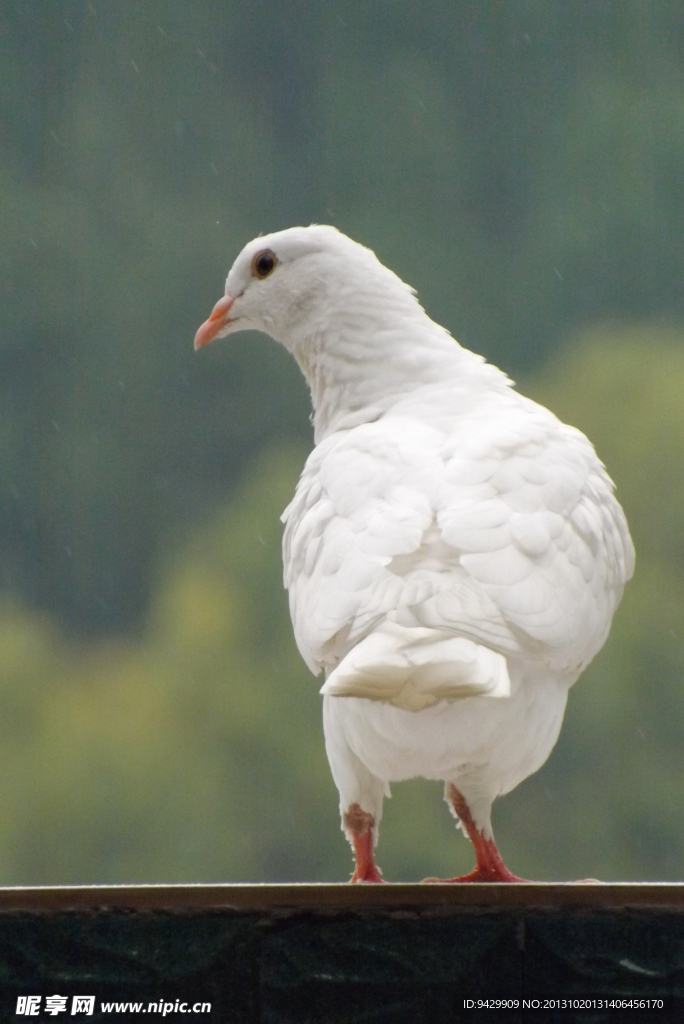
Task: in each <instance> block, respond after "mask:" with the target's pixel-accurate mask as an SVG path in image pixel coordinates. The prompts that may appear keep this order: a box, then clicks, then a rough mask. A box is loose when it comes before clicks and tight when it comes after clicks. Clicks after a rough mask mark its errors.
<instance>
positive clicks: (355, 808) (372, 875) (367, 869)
mask: <svg viewBox="0 0 684 1024" xmlns="http://www.w3.org/2000/svg"><path fill="white" fill-rule="evenodd" d="M344 823H345V825H346V827H347V828H348V829H349V830H350V831H351V833H352V845H353V847H354V859H355V861H356V865H355V869H354V874H353V875H352V877H351V878H350V880H349V881H350V882H361V883H363V882H382V881H383V878H382V877H381V875H380V869H379V868H378V866H377V864H376V863H375V856H374V854H373V826H374V825H375V819H374V817H373V815H372V814H368V813H367V812H366V811H362V810H361V808H360V807H359V805H358V804H352V805H351V807H350V808H349V810H348V811H347V812H346V814H345V815H344Z"/></svg>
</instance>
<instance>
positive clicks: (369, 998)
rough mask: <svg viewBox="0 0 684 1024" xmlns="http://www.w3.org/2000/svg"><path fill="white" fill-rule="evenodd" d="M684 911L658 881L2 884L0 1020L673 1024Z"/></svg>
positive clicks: (681, 899)
mask: <svg viewBox="0 0 684 1024" xmlns="http://www.w3.org/2000/svg"><path fill="white" fill-rule="evenodd" d="M682 911H684V884H683V883H674V884H673V883H661V882H648V883H608V884H601V883H524V884H513V885H471V884H467V885H458V884H453V885H448V884H425V883H424V884H419V885H402V884H391V883H390V884H385V885H349V884H335V885H112V886H64V887H60V886H57V887H49V888H16V889H10V888H5V889H0V1021H13V1020H18V1019H20V1017H19V1016H17V1014H18V1013H19V1014H20V1013H21V1012H23V1011H21V1006H22V1005H23V1004H24V1003H25V1002H26V1000H27V998H28V997H29V996H31V997H32V998H33V999H39V1000H40V1005H41V1017H40V1019H41V1020H44V1019H47V1017H45V1016H43V1015H42V1011H43V1010H46V1009H47V1005H48V1004H47V999H48V998H49V997H51V998H52V999H55V998H62V999H66V1000H67V1002H68V1006H69V1009H71V1008H72V1006H73V1001H74V999H75V998H76V997H77V996H78V997H82V996H89V997H90V998H92V999H93V1000H94V1012H93V1014H92V1016H91V1017H90V1018H89V1019H92V1020H102V1021H106V1020H112V1019H114V1017H113V1016H112V1014H113V1013H114V1012H116V1013H118V1014H119V1017H117V1018H116V1019H122V1020H136V1021H138V1020H142V1021H149V1020H154V1019H156V1017H158V1016H160V1015H163V1016H165V1017H166V1016H167V1015H169V1016H168V1019H173V1020H176V1019H179V1018H178V1017H177V1016H176V1008H177V1007H186V1011H183V1010H182V1009H179V1010H178V1012H190V1010H187V1007H190V1008H192V1007H195V1008H196V1007H200V1008H201V1015H200V1016H199V1017H194V1016H193V1017H192V1018H190V1019H199V1020H202V1021H206V1022H216V1024H321V1022H323V1021H325V1024H368V1022H369V1021H373V1022H374V1024H419V1022H422V1024H424V1022H429V1024H458V1022H459V1021H467V1022H468V1024H478V1022H479V1021H483V1022H486V1024H496V1022H498V1021H505V1022H506V1024H509V1022H510V1024H530V1022H531V1021H534V1022H535V1024H547V1022H548V1024H550V1022H551V1021H552V1020H553V1021H559V1020H561V1019H562V1020H563V1021H566V1020H567V1022H568V1024H573V1022H574V1021H578V1022H579V1021H587V1020H589V1016H588V1015H587V1014H590V1016H591V1020H592V1021H593V1022H596V1024H604V1022H605V1024H611V1022H613V1021H618V1020H620V1021H621V1020H634V1021H637V1020H638V1021H639V1024H642V1022H643V1024H646V1022H648V1024H650V1022H651V1021H652V1022H653V1024H665V1022H669V1021H672V1022H675V1021H677V1022H680V1021H684V913H683V912H682ZM22 1001H23V1002H22ZM133 1003H135V1004H136V1005H135V1008H133ZM114 1004H116V1005H117V1006H118V1009H117V1010H116V1011H114V1010H112V1006H113V1005H114ZM65 1005H66V1004H65ZM126 1007H128V1011H126V1009H125V1008H126ZM493 1007H494V1008H493ZM496 1007H499V1009H497V1008H496ZM635 1008H636V1010H637V1012H634V1010H635ZM561 1011H562V1014H563V1015H562V1017H559V1016H558V1015H557V1014H558V1013H560V1012H561ZM192 1012H193V1013H199V1012H200V1011H199V1010H197V1009H194V1010H192ZM143 1014H144V1016H143ZM155 1015H156V1016H155ZM67 1016H68V1019H69V1020H71V1019H72V1016H71V1015H69V1014H68V1011H66V1010H65V1016H64V1020H65V1021H66V1019H67ZM21 1019H24V1018H23V1017H21ZM78 1019H79V1020H80V1019H82V1018H81V1016H79V1017H78ZM83 1019H85V1017H83ZM181 1019H188V1018H186V1017H183V1018H181Z"/></svg>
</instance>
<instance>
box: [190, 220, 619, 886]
mask: <svg viewBox="0 0 684 1024" xmlns="http://www.w3.org/2000/svg"><path fill="white" fill-rule="evenodd" d="M246 329H255V330H260V331H265V332H266V333H267V334H270V335H271V336H272V337H273V338H275V339H276V340H277V341H279V342H281V343H282V344H283V345H284V346H285V348H287V349H288V351H290V352H291V353H292V355H293V356H294V357H295V359H296V360H297V362H298V363H299V365H300V367H301V369H302V371H303V372H304V375H305V377H306V379H307V381H308V383H309V387H310V388H311V397H312V402H313V410H314V412H313V423H314V428H315V448H314V450H313V451H312V453H311V455H310V456H309V458H308V459H307V462H306V465H305V467H304V471H303V473H302V476H301V478H300V480H299V483H298V485H297V490H296V493H295V496H294V499H293V501H292V502H291V504H290V505H289V506H288V508H287V509H286V510H285V512H284V513H283V521H284V522H285V534H284V538H283V559H284V567H285V586H286V587H287V589H288V591H289V597H290V611H291V615H292V623H293V626H294V632H295V637H296V640H297V644H298V646H299V650H300V651H301V654H302V657H303V658H304V660H305V661H306V663H307V665H308V666H309V668H310V669H311V670H312V672H314V673H315V674H318V673H320V672H321V671H324V672H325V684H324V686H323V687H322V689H321V693H323V695H324V696H323V720H324V728H325V742H326V749H327V754H328V759H329V761H330V767H331V770H332V774H333V778H334V780H335V783H336V785H337V788H338V790H339V793H340V813H341V816H342V827H343V830H344V832H345V833H346V835H347V837H348V839H349V841H350V842H351V844H352V847H353V849H354V854H355V861H356V870H355V872H354V875H353V877H352V881H354V882H379V881H382V879H381V877H380V873H379V870H378V868H377V866H376V863H375V859H374V847H375V844H376V842H377V833H378V825H379V822H380V818H381V815H382V803H383V797H384V796H389V783H390V782H395V781H400V780H402V779H410V778H414V777H416V776H423V777H425V778H428V779H440V780H443V781H444V783H445V795H446V800H447V802H448V803H449V805H450V807H451V810H452V812H453V813H454V815H455V816H456V817H457V819H458V820H459V822H460V824H461V826H462V827H463V829H464V831H465V832H466V834H467V835H468V836H469V838H470V839H471V841H472V843H473V846H474V849H475V854H476V857H477V866H476V867H475V869H474V870H473V871H472V872H471V873H470V874H469V875H465V876H463V877H462V878H460V879H452V880H450V881H484V882H490V881H517V880H518V879H517V878H516V876H515V875H513V874H512V873H511V872H510V871H509V870H508V868H507V867H506V866H505V864H504V862H503V860H502V858H501V856H500V855H499V852H498V850H497V848H496V845H495V843H494V838H493V834H492V827H491V821H490V813H491V807H492V803H493V801H494V799H495V798H496V797H498V796H501V795H502V794H504V793H508V792H509V791H510V790H512V789H513V788H514V786H517V785H518V783H519V782H521V781H522V780H523V779H525V778H526V777H527V776H528V775H530V774H531V773H532V772H535V771H536V770H537V769H538V768H539V767H540V766H541V765H542V764H543V763H544V761H545V760H546V758H547V757H548V755H549V753H550V751H551V749H552V748H553V745H554V744H555V742H556V739H557V737H558V733H559V730H560V726H561V721H562V718H563V712H564V709H565V701H566V698H567V693H568V689H569V688H570V686H572V684H573V683H574V682H575V680H576V679H577V678H578V676H579V675H580V673H581V672H582V671H583V669H585V668H586V666H587V665H588V664H589V662H590V661H591V660H592V658H593V657H594V655H595V654H596V653H597V651H598V650H599V649H600V648H601V646H602V645H603V643H604V641H605V639H606V637H607V635H608V630H609V628H610V622H611V618H612V616H613V613H614V611H615V609H616V607H617V605H618V603H619V601H620V597H621V595H622V590H623V587H624V584H625V583H626V581H627V580H628V579H629V578H630V576H631V574H632V570H633V565H634V549H633V546H632V542H631V539H630V536H629V531H628V528H627V523H626V521H625V517H624V514H623V512H622V509H621V508H620V506H619V504H618V503H617V501H616V500H615V498H614V496H613V490H614V487H613V483H612V481H611V480H610V477H609V476H608V475H607V473H606V471H605V469H604V467H603V464H602V463H601V462H600V461H599V459H598V458H597V456H596V453H595V451H594V448H593V446H592V445H591V443H590V442H589V441H588V440H587V438H586V437H585V436H584V435H583V434H582V433H580V431H579V430H576V429H575V428H574V427H569V426H566V425H565V424H563V423H561V422H560V421H559V420H558V419H557V418H556V417H555V416H554V415H553V413H551V412H549V411H548V409H545V408H543V407H542V406H540V405H537V404H536V403H535V402H532V401H530V399H528V398H524V397H523V396H522V395H520V394H519V393H518V392H516V391H514V390H513V388H512V386H511V381H510V380H509V379H508V378H507V377H506V375H505V374H504V373H502V372H501V371H500V370H498V369H497V368H496V367H494V366H491V365H489V364H487V363H486V362H485V361H484V359H483V358H482V357H481V356H478V355H475V354H474V353H472V352H469V351H468V350H467V349H464V348H463V347H462V346H460V345H459V344H458V343H457V342H456V341H455V340H454V339H453V338H452V337H451V335H450V334H449V332H448V331H447V330H445V328H443V327H440V326H439V325H438V324H436V323H434V322H433V321H432V320H430V318H429V317H428V316H427V314H426V313H425V311H424V310H423V308H422V306H421V305H420V304H419V302H418V300H417V298H416V296H415V292H414V291H413V289H411V288H410V287H409V286H408V285H406V284H404V282H403V281H401V280H400V279H399V278H398V277H397V276H396V275H395V274H394V273H392V271H391V270H388V269H387V267H385V266H383V265H382V264H381V263H380V262H379V260H378V259H377V257H376V256H375V254H374V253H373V252H372V251H371V250H370V249H366V248H364V247H363V246H361V245H359V244H358V243H356V242H354V241H352V240H351V239H350V238H348V237H347V236H346V235H343V234H342V233H341V232H339V231H338V230H337V229H335V228H333V227H328V226H324V225H311V226H310V227H296V228H290V229H288V230H286V231H279V232H276V233H274V234H270V235H265V236H263V237H260V238H256V239H254V240H253V241H252V242H250V243H249V244H248V245H246V246H245V248H244V249H243V250H242V252H241V253H240V255H239V256H238V258H237V259H236V261H235V263H234V264H233V267H232V269H231V271H230V273H229V274H228V279H227V281H226V291H225V295H224V297H223V298H222V299H220V300H219V302H218V303H217V304H216V306H215V308H214V310H213V312H212V314H211V316H210V318H209V319H208V320H207V321H206V322H205V323H204V324H203V325H202V326H201V327H200V329H199V331H198V332H197V336H196V338H195V348H201V347H202V346H204V345H207V344H208V343H209V342H210V341H212V340H213V339H214V338H219V337H224V336H225V335H227V334H233V333H235V332H236V331H242V330H246Z"/></svg>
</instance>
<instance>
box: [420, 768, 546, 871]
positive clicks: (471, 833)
mask: <svg viewBox="0 0 684 1024" xmlns="http://www.w3.org/2000/svg"><path fill="white" fill-rule="evenodd" d="M447 797H448V800H449V803H450V804H451V806H452V808H453V810H454V814H456V815H457V816H458V819H459V821H460V822H461V824H462V825H463V828H464V829H465V830H466V833H467V834H468V838H469V839H470V841H471V843H472V844H473V847H474V849H475V856H476V858H477V864H476V865H475V867H474V868H473V870H472V871H471V872H469V874H467V875H459V877H458V878H424V879H423V881H424V882H527V881H528V879H527V878H519V877H518V876H517V875H514V874H513V873H512V872H511V871H509V870H508V868H507V867H506V865H505V864H504V862H503V859H502V857H501V854H500V853H499V851H498V849H497V846H496V843H495V842H494V839H493V837H489V838H487V837H486V836H484V835H483V834H482V832H480V830H479V829H478V828H477V826H476V825H475V822H474V821H473V816H472V814H471V813H470V808H469V807H468V804H467V803H466V800H465V797H464V796H463V794H462V793H461V792H460V790H458V789H456V787H455V786H454V785H450V786H449V787H448V790H447Z"/></svg>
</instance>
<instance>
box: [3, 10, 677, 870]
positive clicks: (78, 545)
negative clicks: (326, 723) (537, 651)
mask: <svg viewBox="0 0 684 1024" xmlns="http://www.w3.org/2000/svg"><path fill="white" fill-rule="evenodd" d="M683 44H684V2H682V0H659V2H658V3H657V4H653V3H652V2H651V0H592V2H591V3H567V2H565V0H456V2H453V0H450V2H447V0H444V2H440V0H423V2H422V3H420V4H416V3H414V2H412V0H386V2H382V0H363V2H354V0H339V2H337V0H331V2H330V3H315V2H314V3H311V2H309V3H306V2H302V0H280V2H278V3H268V2H267V3H262V4H245V3H239V2H237V0H193V2H192V3H187V2H185V0H145V3H138V2H133V0H118V2H117V3H108V2H105V0H86V2H83V0H3V2H2V3H1V4H0V47H1V62H2V79H1V82H0V102H1V104H2V145H1V147H0V189H1V194H2V201H1V203H0V224H1V231H2V246H1V247H0V289H1V293H2V304H1V307H0V308H1V316H0V389H1V392H2V400H1V402H0V445H1V446H2V457H1V460H0V545H1V547H2V551H1V555H0V566H1V569H0V884H22V883H23V884H29V883H66V882H72V883H73V882H80V883H87V882H122V881H130V882H161V881H168V882H177V881H187V882H190V881H243V880H244V881H260V880H278V881H280V880H283V881H284V880H337V879H344V878H346V877H348V874H349V872H350V869H351V855H350V851H349V849H348V847H347V844H346V842H345V840H344V839H343V837H342V834H341V832H340V831H339V820H338V811H337V795H336V792H335V790H334V787H333V784H332V781H331V779H330V777H329V772H328V767H327V763H326V760H325V753H324V748H323V738H322V729H321V725H320V698H319V696H318V693H317V691H318V686H319V685H320V681H316V680H314V679H313V677H311V675H310V674H309V672H308V670H307V669H306V667H305V666H304V664H303V663H302V661H301V659H300V657H299V655H298V653H297V651H296V649H295V646H294V643H293V640H292V637H291V630H290V623H289V616H288V611H287V601H286V595H285V593H284V591H283V589H282V583H281V564H280V534H281V527H280V523H279V519H278V517H279V514H280V512H281V510H282V508H283V507H284V506H285V505H286V504H287V502H288V500H289V497H290V495H291V492H292V489H293V486H294V483H295V481H296V478H297V475H298V473H299V471H300V469H301V466H302V463H303V460H304V458H305V456H306V453H307V451H308V449H309V447H310V446H311V443H312V442H311V431H310V425H309V420H308V415H309V404H308V396H307V392H306V387H305V384H304V381H303V379H301V378H300V375H299V371H298V369H297V367H296V365H295V364H294V362H293V361H291V360H290V359H289V357H288V356H287V355H286V353H285V352H284V351H283V350H281V349H279V348H278V346H276V345H275V344H273V343H272V342H271V341H269V340H267V339H266V338H264V337H260V336H258V335H255V334H245V335H240V336H238V337H236V338H231V339H230V341H227V342H225V343H223V344H221V343H219V344H217V345H215V346H212V347H211V348H210V349H209V350H207V351H204V352H202V353H200V354H197V355H196V354H194V353H193V351H192V338H193V334H194V331H195V329H196V327H197V326H198V325H199V323H200V322H201V321H202V320H204V319H205V317H206V316H207V315H208V312H209V310H210V309H211V307H212V305H213V303H214V301H215V300H216V299H217V298H218V297H219V296H220V295H221V294H222V291H223V281H224V278H225V274H226V271H227V269H228V267H229V266H230V264H231V263H232V261H233V258H234V257H235V255H236V254H237V252H238V251H239V250H240V249H241V247H242V246H243V244H244V243H245V242H247V241H248V240H249V239H251V238H252V237H253V236H255V235H257V234H258V233H260V232H268V231H273V230H277V229H280V228H284V227H288V226H290V225H292V224H297V223H304V224H306V223H310V222H311V221H318V222H329V223H333V224H335V225H337V226H338V227H340V228H341V229H342V230H343V231H346V232H347V233H348V234H350V235H352V236H353V237H355V238H357V239H358V240H359V241H361V242H363V243H365V244H367V245H370V246H371V247H372V248H373V249H375V250H376V251H377V253H378V255H379V257H380V258H381V259H382V260H383V261H384V262H386V263H387V264H388V265H389V266H391V267H392V268H393V269H394V270H396V271H397V273H399V274H400V275H401V276H402V277H403V278H404V279H406V280H408V281H409V282H410V283H411V284H413V285H414V286H415V287H416V288H417V289H418V291H419V294H420V297H421V300H422V302H423V304H424V305H425V306H426V308H427V310H428V312H429V313H430V314H431V315H432V316H433V317H434V318H435V319H436V320H438V321H440V322H442V323H444V324H445V325H446V326H447V327H449V329H450V330H451V331H452V333H453V334H454V335H455V336H456V337H457V338H458V339H459V340H460V341H461V342H462V343H463V344H465V345H467V346H468V347H470V348H473V349H475V350H477V351H479V352H482V353H484V354H485V355H486V356H487V357H488V358H489V359H490V360H492V361H494V362H496V363H497V364H498V365H500V366H502V368H503V369H505V370H506V371H507V372H508V373H510V374H511V375H512V376H513V377H514V378H515V379H516V380H518V381H519V382H520V386H521V388H522V390H524V391H525V392H526V393H528V394H530V395H531V396H532V397H534V398H537V399H539V400H540V401H542V402H544V403H545V404H548V405H549V406H550V407H551V408H552V409H553V410H554V411H556V412H557V413H558V414H559V415H560V416H561V417H562V418H564V419H566V420H568V421H569V422H571V423H573V424H575V425H577V426H579V427H580V428H582V429H583V430H585V431H586V432H587V433H588V434H589V436H590V437H591V439H592V440H593V441H594V442H595V444H596V446H597V449H598V451H599V454H600V455H601V457H602V458H603V459H604V460H605V462H606V463H607V465H608V468H609V470H610V472H611V474H612V475H613V477H614V478H615V480H616V482H617V484H618V494H619V497H620V498H621V500H622V502H623V504H624V507H625V509H626V512H627V515H628V518H629V521H630V525H631V527H632V532H633V536H634V540H635V543H636V547H637V552H638V558H637V567H638V568H637V576H636V579H635V580H634V582H633V583H632V584H631V585H630V586H629V588H628V591H627V594H626V597H625V600H624V603H623V606H622V608H621V610H620V612H619V614H618V616H617V619H616V621H615V625H614V628H613V632H612V635H611V638H610V640H609V642H608V644H607V646H606V648H605V650H604V651H603V652H602V653H601V655H600V656H599V657H598V658H597V659H596V661H595V663H594V664H593V665H592V667H591V668H590V670H589V671H588V672H587V673H586V676H585V677H584V678H583V679H582V680H581V681H580V682H579V683H578V685H577V686H576V688H575V689H574V690H573V692H572V693H571V699H570V703H569V708H568V713H567V717H566V722H565V726H564V729H563V732H562V734H561V739H560V741H559V743H558V746H557V748H556V750H555V751H554V753H553V754H552V756H551V758H550V760H549V762H548V763H547V764H546V765H545V766H544V768H543V769H542V770H541V771H540V772H539V773H538V774H537V775H536V776H534V777H533V778H531V779H529V780H528V781H527V782H526V783H524V784H523V785H522V786H520V787H519V788H518V790H516V792H515V793H513V794H512V795H511V796H509V797H507V798H506V799H504V800H503V801H502V802H501V804H500V805H497V807H496V808H495V814H494V825H495V830H496V833H497V837H498V840H499V845H500V847H501V849H502V852H503V853H504V856H505V858H506V861H507V863H508V864H509V866H510V867H511V868H512V870H514V871H515V872H516V873H519V874H522V875H524V876H526V877H530V878H539V879H555V878H577V877H586V876H587V875H593V876H597V877H600V878H603V879H605V880H610V879H618V878H622V879H656V878H665V879H680V878H682V870H683V868H684V862H683V856H682V851H683V850H684V811H683V810H682V800H681V793H682V769H683V767H684V741H683V738H682V722H683V719H684V690H683V675H684V640H683V635H684V577H683V573H684V537H683V532H682V524H683V519H684V516H683V508H684V504H683V503H684V469H683V458H682V451H683V445H682V440H683V435H684V324H683V313H684V290H683V288H682V268H683V267H684V59H683V57H682V54H683V52H684V51H683ZM385 815H386V816H385V821H384V822H383V827H382V832H381V844H380V850H379V862H380V864H381V865H382V867H383V868H384V870H385V875H386V877H388V878H390V879H393V880H400V879H406V880H411V879H418V878H421V877H423V876H425V875H435V874H449V875H451V874H454V873H457V872H459V871H462V870H468V869H469V867H470V866H471V863H472V853H471V851H470V849H469V846H468V844H467V842H466V841H465V840H464V839H463V838H462V837H461V836H460V834H456V833H455V830H454V825H453V820H452V819H451V817H450V815H449V814H448V812H447V809H446V807H445V806H444V804H443V803H442V796H441V791H440V787H439V786H438V785H436V784H434V783H427V782H422V781H415V782H411V783H405V784H403V785H400V786H396V787H395V792H394V796H393V799H392V800H391V801H388V802H387V804H386V812H385Z"/></svg>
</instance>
